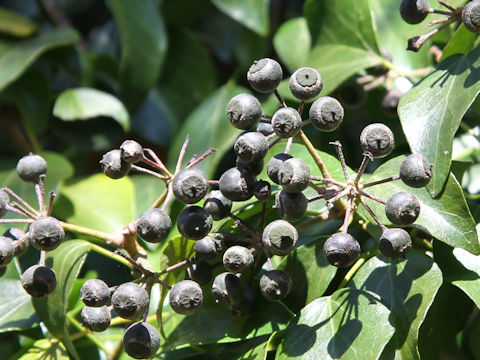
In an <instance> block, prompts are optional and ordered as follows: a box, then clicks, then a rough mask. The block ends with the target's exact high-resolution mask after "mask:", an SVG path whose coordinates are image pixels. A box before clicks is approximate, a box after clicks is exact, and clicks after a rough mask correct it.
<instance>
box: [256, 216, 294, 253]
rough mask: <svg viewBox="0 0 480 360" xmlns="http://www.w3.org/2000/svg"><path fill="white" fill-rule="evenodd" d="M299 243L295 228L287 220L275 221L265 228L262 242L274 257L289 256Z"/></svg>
mask: <svg viewBox="0 0 480 360" xmlns="http://www.w3.org/2000/svg"><path fill="white" fill-rule="evenodd" d="M297 241H298V232H297V229H295V227H294V226H293V225H292V224H290V223H289V222H287V221H285V220H275V221H273V222H271V223H270V224H268V225H267V226H265V229H264V230H263V234H262V242H263V245H264V246H265V248H266V249H267V250H268V252H269V253H271V254H274V255H285V254H288V253H289V252H290V251H292V249H293V248H294V247H295V245H296V243H297Z"/></svg>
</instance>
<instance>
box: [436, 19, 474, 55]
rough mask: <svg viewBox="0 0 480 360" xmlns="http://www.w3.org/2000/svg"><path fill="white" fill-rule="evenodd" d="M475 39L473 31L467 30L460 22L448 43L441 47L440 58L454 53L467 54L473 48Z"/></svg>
mask: <svg viewBox="0 0 480 360" xmlns="http://www.w3.org/2000/svg"><path fill="white" fill-rule="evenodd" d="M475 39H476V36H475V33H473V32H471V31H468V30H467V28H466V27H465V26H464V25H463V24H461V25H460V26H459V27H458V29H457V31H455V34H454V35H453V37H452V38H451V39H450V41H449V42H448V44H447V45H445V47H444V48H443V53H442V58H441V60H445V59H446V58H448V57H449V56H452V55H455V54H468V53H469V52H470V51H471V50H472V49H473V46H474V43H475Z"/></svg>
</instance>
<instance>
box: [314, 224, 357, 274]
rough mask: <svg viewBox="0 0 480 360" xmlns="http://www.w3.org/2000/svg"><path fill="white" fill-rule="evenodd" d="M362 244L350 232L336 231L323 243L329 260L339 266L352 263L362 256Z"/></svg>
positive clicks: (324, 251)
mask: <svg viewBox="0 0 480 360" xmlns="http://www.w3.org/2000/svg"><path fill="white" fill-rule="evenodd" d="M360 251H361V250H360V244H359V243H358V241H357V240H356V239H355V238H354V237H353V236H352V235H350V234H348V233H343V232H339V233H335V234H333V235H332V236H330V237H329V238H328V239H327V241H326V242H325V244H324V245H323V254H324V255H325V258H326V259H327V261H328V262H329V263H330V264H331V265H334V266H337V267H347V266H350V265H352V264H353V263H354V262H355V261H356V260H357V259H358V257H359V256H360Z"/></svg>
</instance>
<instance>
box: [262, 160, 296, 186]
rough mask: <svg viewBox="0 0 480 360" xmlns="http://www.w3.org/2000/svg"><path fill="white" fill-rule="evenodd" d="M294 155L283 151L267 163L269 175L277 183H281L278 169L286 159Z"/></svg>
mask: <svg viewBox="0 0 480 360" xmlns="http://www.w3.org/2000/svg"><path fill="white" fill-rule="evenodd" d="M291 158H292V155H289V154H285V153H281V154H277V155H275V156H272V157H271V158H270V160H269V161H268V164H267V175H268V177H269V178H270V180H272V181H273V182H274V183H275V184H280V180H279V179H278V171H279V170H280V166H281V165H282V164H283V162H284V161H286V160H288V159H291Z"/></svg>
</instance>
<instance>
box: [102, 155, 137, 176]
mask: <svg viewBox="0 0 480 360" xmlns="http://www.w3.org/2000/svg"><path fill="white" fill-rule="evenodd" d="M100 167H101V169H102V172H103V173H104V174H105V175H107V176H108V177H109V178H111V179H120V178H122V177H124V176H125V175H127V174H128V172H129V171H130V168H131V164H130V163H127V162H125V161H123V160H122V155H121V152H120V150H119V149H114V150H110V151H109V152H107V153H106V154H105V155H103V157H102V160H100Z"/></svg>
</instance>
